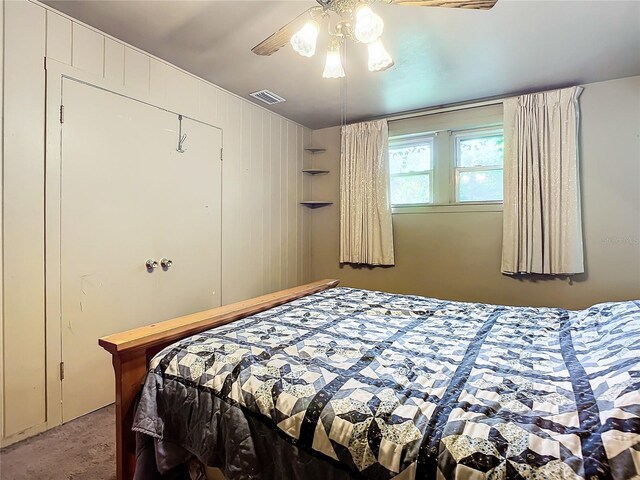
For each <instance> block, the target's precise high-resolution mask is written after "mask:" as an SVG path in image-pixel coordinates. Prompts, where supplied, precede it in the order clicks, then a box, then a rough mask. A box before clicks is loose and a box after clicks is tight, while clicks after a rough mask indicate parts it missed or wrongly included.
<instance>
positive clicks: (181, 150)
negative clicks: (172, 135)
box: [176, 115, 187, 153]
mask: <svg viewBox="0 0 640 480" xmlns="http://www.w3.org/2000/svg"><path fill="white" fill-rule="evenodd" d="M178 122H179V123H180V126H179V131H178V148H176V150H177V151H178V152H179V153H184V152H186V151H187V149H186V148H184V142H185V140H186V139H187V134H186V133H185V134H183V133H182V115H178Z"/></svg>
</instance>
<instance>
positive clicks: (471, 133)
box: [449, 125, 504, 205]
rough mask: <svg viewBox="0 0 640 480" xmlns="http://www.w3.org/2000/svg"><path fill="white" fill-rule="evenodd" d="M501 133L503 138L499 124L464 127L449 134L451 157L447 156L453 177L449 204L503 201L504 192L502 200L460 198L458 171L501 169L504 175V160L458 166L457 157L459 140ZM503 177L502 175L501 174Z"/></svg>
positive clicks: (495, 202)
mask: <svg viewBox="0 0 640 480" xmlns="http://www.w3.org/2000/svg"><path fill="white" fill-rule="evenodd" d="M497 135H501V136H502V138H503V139H504V128H503V126H502V125H500V126H490V127H476V128H466V129H464V130H453V131H451V132H450V136H451V157H450V158H449V168H450V176H451V177H450V178H452V179H453V185H452V188H451V189H450V198H449V204H450V205H491V204H502V203H504V193H503V196H502V200H466V201H465V200H460V188H459V186H460V172H476V171H477V172H486V171H495V170H502V171H503V175H504V162H503V163H502V165H500V166H498V165H491V166H489V165H482V166H476V167H459V166H458V158H459V155H460V141H461V140H468V139H470V138H473V139H476V138H486V137H495V136H497ZM503 178H504V176H503Z"/></svg>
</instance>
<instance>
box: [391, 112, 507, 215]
mask: <svg viewBox="0 0 640 480" xmlns="http://www.w3.org/2000/svg"><path fill="white" fill-rule="evenodd" d="M478 132H487V135H486V136H491V135H489V133H492V134H494V135H495V134H496V133H500V134H502V135H503V136H504V128H503V122H502V121H495V122H486V123H479V124H477V125H470V126H469V127H466V126H465V127H463V128H459V129H456V128H445V129H442V130H434V131H424V132H418V133H408V134H400V135H394V136H392V137H389V141H388V145H389V148H391V145H392V144H394V143H395V144H396V145H397V144H398V143H399V142H403V141H410V140H412V139H420V138H424V137H431V138H433V140H432V141H433V144H432V150H431V154H432V157H431V166H432V169H431V179H430V188H431V203H412V204H404V203H402V204H394V203H392V199H391V195H389V201H390V202H391V212H392V213H393V214H416V213H464V212H501V211H502V210H503V202H504V198H503V200H495V201H494V200H492V201H463V202H459V201H457V198H456V197H457V191H458V189H457V184H456V168H457V156H456V155H457V154H456V149H457V141H456V138H455V137H457V136H464V135H468V136H469V137H472V138H476V137H477V136H478V135H477V133H478ZM463 168H464V167H463ZM469 168H473V167H469ZM489 168H491V167H489ZM489 168H487V167H481V169H482V170H485V171H486V170H488V169H489ZM496 169H499V168H496ZM502 169H504V165H503V167H502ZM389 175H390V179H391V165H390V164H389Z"/></svg>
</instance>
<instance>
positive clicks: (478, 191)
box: [454, 130, 503, 203]
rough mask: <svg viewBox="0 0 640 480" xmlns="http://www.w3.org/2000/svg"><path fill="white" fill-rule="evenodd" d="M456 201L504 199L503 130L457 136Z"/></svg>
mask: <svg viewBox="0 0 640 480" xmlns="http://www.w3.org/2000/svg"><path fill="white" fill-rule="evenodd" d="M454 136H455V149H456V150H455V163H456V166H455V190H456V196H455V198H456V202H458V203H462V202H496V201H501V200H502V153H503V138H502V132H501V131H495V130H494V131H489V132H478V131H472V132H467V133H456V134H455V135H454Z"/></svg>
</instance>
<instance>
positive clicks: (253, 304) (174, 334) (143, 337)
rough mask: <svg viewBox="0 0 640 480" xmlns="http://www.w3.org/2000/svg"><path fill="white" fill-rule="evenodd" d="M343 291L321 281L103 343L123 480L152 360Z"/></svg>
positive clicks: (132, 458)
mask: <svg viewBox="0 0 640 480" xmlns="http://www.w3.org/2000/svg"><path fill="white" fill-rule="evenodd" d="M336 285H338V280H330V279H329V280H320V281H318V282H313V283H308V284H306V285H301V286H299V287H294V288H289V289H287V290H282V291H279V292H275V293H270V294H267V295H263V296H261V297H256V298H252V299H249V300H244V301H242V302H238V303H233V304H231V305H225V306H223V307H218V308H213V309H211V310H205V311H203V312H198V313H194V314H191V315H185V316H184V317H178V318H174V319H172V320H167V321H164V322H160V323H155V324H152V325H148V326H146V327H140V328H134V329H133V330H129V331H126V332H122V333H116V334H114V335H109V336H107V337H103V338H101V339H99V340H98V343H99V344H100V346H101V347H103V348H104V349H105V350H107V351H108V352H109V353H111V355H112V361H113V368H114V370H115V376H116V461H117V475H118V480H133V476H134V472H135V463H136V445H135V434H134V432H132V431H131V426H132V425H133V415H134V408H135V401H136V398H137V396H138V393H139V392H140V389H141V387H142V382H143V380H144V378H145V375H146V374H147V367H148V364H149V361H150V360H151V358H152V357H153V356H154V355H155V354H156V353H158V352H159V351H160V350H162V349H163V348H165V347H167V346H169V345H171V344H172V343H174V342H177V341H178V340H182V339H183V338H186V337H190V336H191V335H195V334H197V333H200V332H204V331H205V330H209V329H211V328H213V327H217V326H220V325H224V324H227V323H230V322H233V321H235V320H239V319H241V318H245V317H248V316H250V315H253V314H255V313H259V312H263V311H265V310H268V309H270V308H273V307H276V306H278V305H282V304H284V303H287V302H290V301H292V300H295V299H297V298H300V297H304V296H306V295H311V294H313V293H317V292H321V291H323V290H327V289H329V288H333V287H335V286H336Z"/></svg>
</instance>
